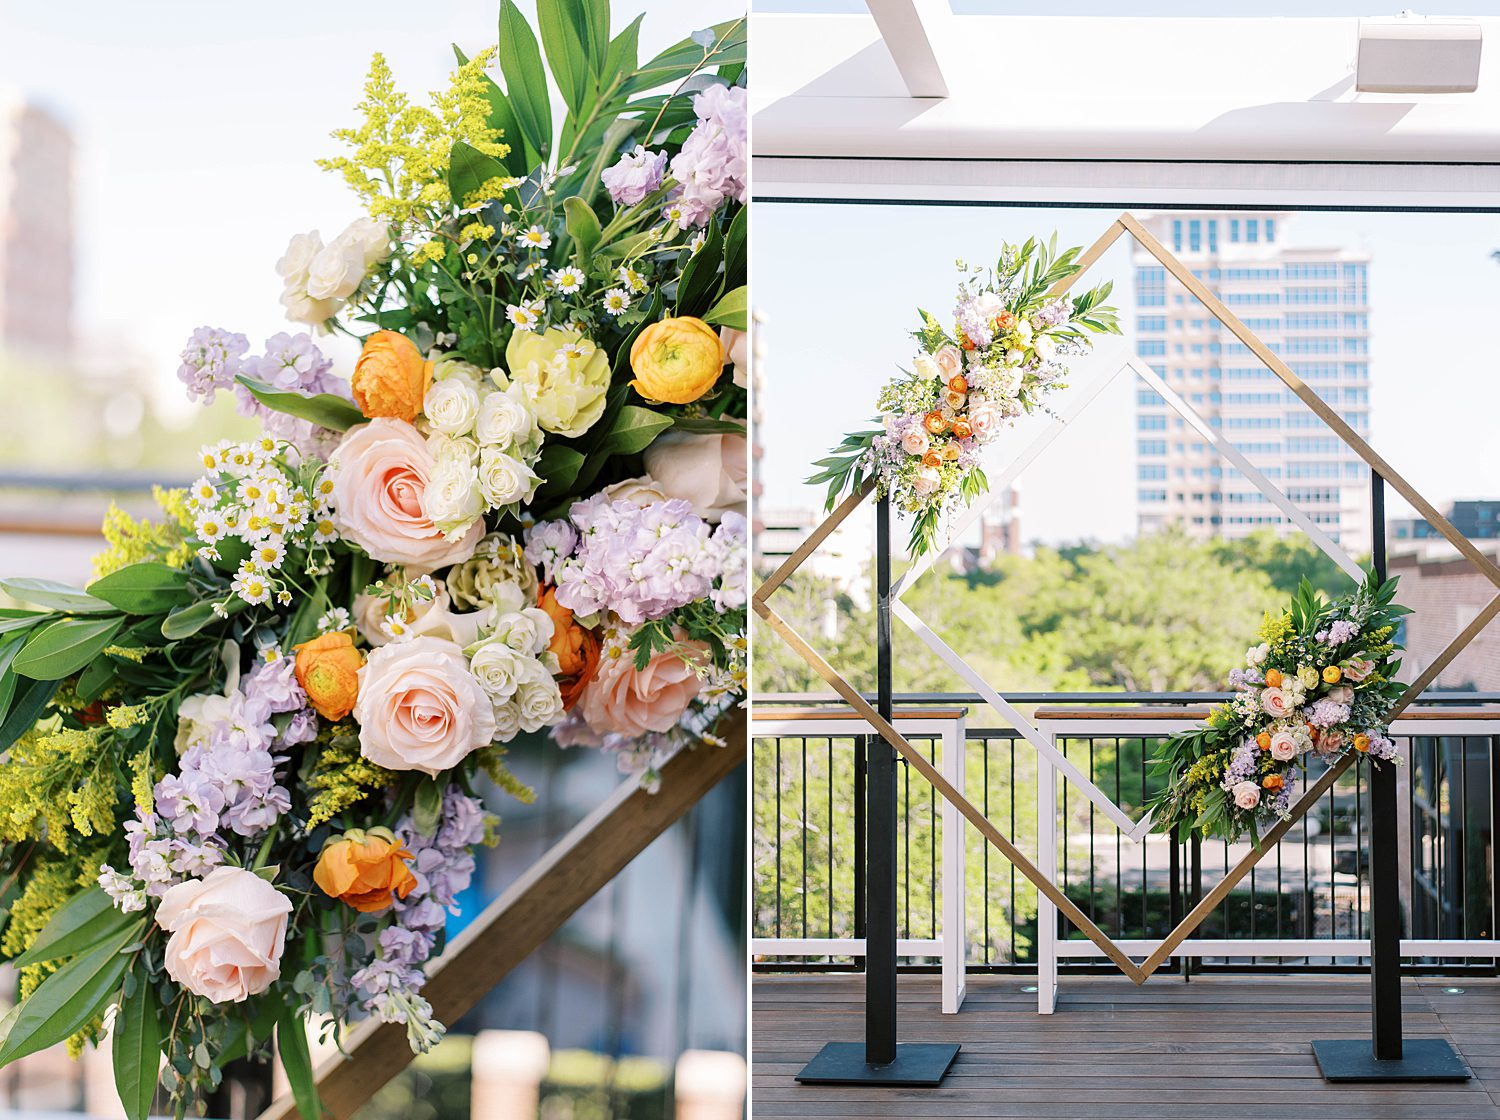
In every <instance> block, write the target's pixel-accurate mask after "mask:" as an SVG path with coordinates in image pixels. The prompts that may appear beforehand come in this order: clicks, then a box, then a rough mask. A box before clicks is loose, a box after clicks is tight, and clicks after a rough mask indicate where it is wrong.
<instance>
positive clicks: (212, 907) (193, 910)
mask: <svg viewBox="0 0 1500 1120" xmlns="http://www.w3.org/2000/svg"><path fill="white" fill-rule="evenodd" d="M291 912H292V900H291V899H289V898H287V896H286V895H284V894H282V893H281V892H280V891H278V890H277V889H276V888H275V887H273V886H271V884H270V883H268V882H266V881H265V880H264V879H262V878H260V876H258V875H255V874H253V873H252V872H249V871H246V870H245V869H244V868H242V867H216V868H214V870H213V871H211V872H209V874H208V876H207V878H204V879H189V880H187V881H186V882H182V883H178V884H177V885H176V886H175V887H172V888H171V889H170V890H168V891H167V892H166V893H165V894H164V895H162V898H161V906H160V907H159V908H158V909H157V911H156V922H157V924H158V925H159V926H161V928H162V929H164V930H166V931H167V932H168V933H170V934H171V935H172V936H171V937H170V938H168V940H167V948H166V953H165V957H164V960H165V963H166V968H167V975H168V976H170V977H171V978H172V979H173V980H175V981H177V983H179V984H181V985H182V986H183V987H184V988H186V989H187V990H188V991H190V992H192V993H193V994H194V995H200V996H203V997H204V998H205V999H207V1000H210V1001H211V1002H213V1003H242V1002H243V1001H244V1000H245V999H247V998H248V997H250V996H253V995H257V994H259V993H260V992H263V991H265V990H266V989H267V988H269V987H270V986H271V984H272V982H273V981H275V979H276V978H277V977H278V976H280V975H281V952H282V950H283V949H284V948H285V946H286V923H287V915H288V914H290V913H291Z"/></svg>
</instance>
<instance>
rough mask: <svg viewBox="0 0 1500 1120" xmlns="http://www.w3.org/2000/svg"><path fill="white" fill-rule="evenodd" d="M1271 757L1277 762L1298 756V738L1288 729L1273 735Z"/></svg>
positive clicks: (1288, 760)
mask: <svg viewBox="0 0 1500 1120" xmlns="http://www.w3.org/2000/svg"><path fill="white" fill-rule="evenodd" d="M1271 757H1272V758H1274V759H1275V760H1276V761H1277V762H1290V761H1292V759H1294V758H1296V757H1297V740H1296V739H1294V738H1293V737H1292V735H1291V733H1290V732H1288V731H1278V732H1276V734H1274V735H1272V736H1271Z"/></svg>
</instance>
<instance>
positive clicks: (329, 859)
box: [313, 828, 417, 914]
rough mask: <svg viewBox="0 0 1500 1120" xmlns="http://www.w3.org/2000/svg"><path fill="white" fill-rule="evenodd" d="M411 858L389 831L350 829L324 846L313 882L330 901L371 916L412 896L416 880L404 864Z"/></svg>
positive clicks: (314, 871) (314, 869)
mask: <svg viewBox="0 0 1500 1120" xmlns="http://www.w3.org/2000/svg"><path fill="white" fill-rule="evenodd" d="M412 858H413V857H412V854H411V853H410V852H409V851H407V850H406V848H405V847H404V846H403V845H402V843H401V841H400V840H397V839H396V835H395V833H393V832H391V830H390V829H388V828H370V829H358V828H351V829H350V830H349V831H348V832H346V833H344V834H343V835H342V836H336V837H334V838H333V839H332V840H330V841H328V843H326V844H324V845H323V851H322V854H321V855H319V856H318V865H317V866H316V867H314V868H313V882H315V883H317V884H318V886H320V887H321V888H323V893H324V894H326V895H328V896H329V897H331V898H337V899H342V900H343V901H344V902H347V903H348V904H349V905H350V906H352V907H354V909H356V910H358V911H360V912H361V913H365V914H374V913H378V912H379V911H381V910H384V909H386V908H387V907H388V906H390V904H391V903H392V902H394V901H395V900H396V899H398V898H405V897H406V896H407V895H409V894H411V892H412V889H413V888H414V887H415V886H416V885H417V877H416V876H415V875H413V874H412V873H411V868H409V867H407V866H406V864H407V861H409V860H410V859H412Z"/></svg>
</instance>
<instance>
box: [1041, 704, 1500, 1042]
mask: <svg viewBox="0 0 1500 1120" xmlns="http://www.w3.org/2000/svg"><path fill="white" fill-rule="evenodd" d="M1202 722H1203V721H1202V720H1200V719H1192V718H1173V717H1169V716H1166V715H1163V717H1162V718H1160V719H1130V720H1128V721H1122V722H1119V723H1111V722H1110V721H1108V720H1102V719H1068V718H1052V719H1049V718H1047V717H1046V716H1045V715H1042V716H1038V717H1037V723H1038V724H1039V725H1040V726H1042V727H1044V728H1045V729H1046V732H1047V734H1048V736H1049V737H1050V738H1051V739H1052V741H1053V743H1054V746H1055V744H1056V742H1057V740H1058V739H1060V738H1064V739H1065V738H1068V737H1069V736H1074V735H1094V736H1101V735H1102V736H1105V737H1111V738H1113V737H1119V738H1128V739H1136V738H1143V737H1151V736H1158V735H1171V734H1174V733H1176V732H1178V731H1188V730H1191V729H1192V728H1195V727H1200V726H1202ZM1495 731H1496V725H1495V723H1494V721H1492V720H1476V719H1465V718H1462V717H1455V718H1453V719H1400V718H1398V719H1396V720H1395V721H1394V722H1393V723H1392V724H1391V735H1392V736H1393V737H1395V738H1400V739H1405V738H1415V737H1427V736H1434V735H1493V734H1494V733H1495ZM1057 749H1058V750H1059V752H1060V751H1061V748H1057ZM1036 804H1037V844H1038V853H1037V867H1038V868H1040V869H1041V871H1042V872H1043V873H1044V874H1045V875H1047V876H1048V877H1049V878H1050V879H1052V881H1053V882H1056V881H1057V815H1058V809H1057V771H1056V770H1055V769H1054V768H1053V767H1052V766H1051V765H1049V764H1048V762H1047V760H1046V759H1044V758H1042V757H1040V756H1039V757H1038V759H1037V802H1036ZM1115 944H1116V945H1117V946H1119V948H1120V949H1121V950H1122V951H1124V952H1125V953H1126V954H1128V955H1129V956H1131V957H1145V956H1149V955H1150V954H1151V953H1153V952H1155V951H1156V949H1157V948H1158V947H1159V946H1160V945H1161V942H1160V941H1159V940H1149V939H1143V938H1132V939H1128V940H1117V941H1116V942H1115ZM1369 951H1370V941H1369V939H1368V938H1335V937H1313V938H1274V937H1256V938H1188V939H1187V940H1185V941H1183V942H1182V943H1181V944H1180V945H1178V946H1176V947H1175V948H1174V949H1173V950H1172V951H1171V953H1170V954H1169V955H1170V956H1172V957H1227V956H1235V957H1343V956H1348V957H1358V956H1368V955H1369ZM1103 955H1104V954H1103V953H1101V952H1100V951H1099V947H1098V946H1097V945H1095V944H1094V943H1093V942H1092V941H1081V940H1076V939H1073V938H1060V937H1058V936H1057V907H1056V906H1055V905H1053V904H1052V903H1051V902H1050V901H1048V900H1047V898H1046V897H1045V896H1038V899H1037V984H1036V988H1037V996H1036V1000H1037V1008H1036V1009H1037V1014H1039V1015H1051V1014H1052V1013H1053V1012H1054V1011H1056V1009H1057V990H1058V974H1059V969H1058V964H1059V961H1061V960H1063V959H1069V960H1081V959H1099V958H1102V957H1103ZM1401 955H1402V956H1412V957H1462V958H1470V959H1476V960H1494V959H1500V940H1479V939H1474V938H1470V939H1466V940H1465V939H1454V940H1439V939H1433V938H1421V939H1416V938H1407V939H1403V940H1402V942H1401Z"/></svg>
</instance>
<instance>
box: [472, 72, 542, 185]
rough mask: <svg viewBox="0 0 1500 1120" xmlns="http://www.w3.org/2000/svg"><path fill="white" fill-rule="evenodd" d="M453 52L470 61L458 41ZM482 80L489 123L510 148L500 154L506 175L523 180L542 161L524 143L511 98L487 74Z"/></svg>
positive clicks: (536, 152)
mask: <svg viewBox="0 0 1500 1120" xmlns="http://www.w3.org/2000/svg"><path fill="white" fill-rule="evenodd" d="M453 53H454V54H455V55H457V56H458V61H459V63H460V64H462V63H466V62H468V61H469V57H468V55H466V54H464V52H463V51H461V50H460V49H459V48H458V46H457V44H455V45H454V47H453ZM484 82H485V97H486V98H488V100H489V103H490V119H489V126H490V127H491V128H494V129H498V130H499V132H500V136H501V138H502V139H503V140H504V141H505V143H506V145H507V146H509V148H510V151H508V152H506V153H505V155H504V156H503V157H501V162H502V163H503V164H504V165H505V170H506V172H507V173H508V174H510V175H512V176H514V177H516V178H518V179H524V178H525V177H526V176H527V174H528V173H529V172H530V171H531V169H532V168H533V167H535V166H537V164H539V163H541V162H542V155H541V153H540V152H538V151H536V150H534V149H532V148H531V147H530V146H529V145H528V144H527V143H526V137H525V135H524V134H523V133H522V132H521V126H520V125H519V124H518V123H517V122H516V114H515V110H514V109H512V108H511V107H510V98H508V97H506V96H505V91H504V90H503V89H501V88H500V87H499V86H498V85H496V84H495V79H493V78H491V77H490V76H489V75H488V74H486V75H485V76H484Z"/></svg>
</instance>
